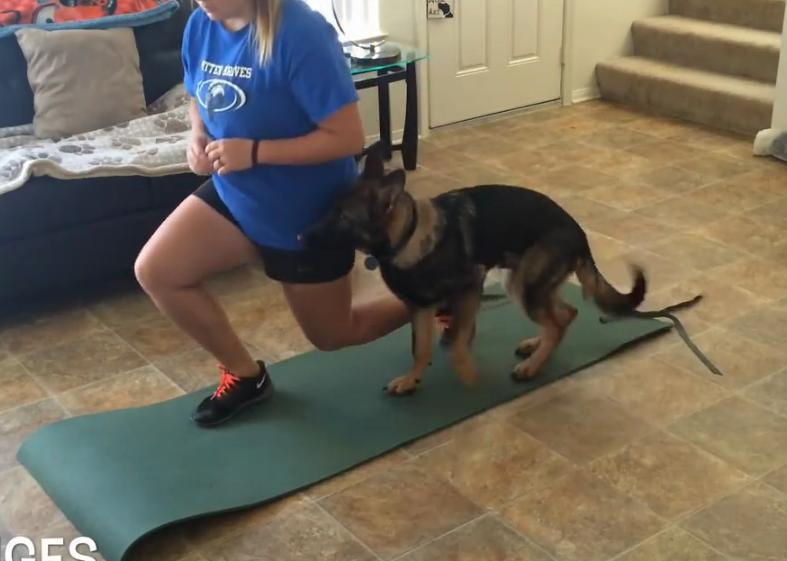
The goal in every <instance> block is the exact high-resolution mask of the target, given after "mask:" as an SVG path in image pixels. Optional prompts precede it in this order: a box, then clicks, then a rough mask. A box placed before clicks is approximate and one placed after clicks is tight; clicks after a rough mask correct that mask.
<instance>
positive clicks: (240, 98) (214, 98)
mask: <svg viewBox="0 0 787 561" xmlns="http://www.w3.org/2000/svg"><path fill="white" fill-rule="evenodd" d="M196 94H197V100H198V101H199V103H200V105H202V107H204V108H205V109H206V110H207V111H208V113H210V114H213V113H224V112H225V111H237V110H238V109H240V108H241V107H243V106H244V105H246V94H245V93H244V91H243V90H242V89H240V88H239V87H238V86H237V85H235V84H233V83H232V82H229V81H227V80H221V79H219V78H211V79H209V80H202V81H201V82H200V83H199V84H197V91H196Z"/></svg>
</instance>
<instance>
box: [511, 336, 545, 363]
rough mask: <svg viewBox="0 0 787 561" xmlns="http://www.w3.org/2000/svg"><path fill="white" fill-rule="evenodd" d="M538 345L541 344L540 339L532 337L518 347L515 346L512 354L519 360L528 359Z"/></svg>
mask: <svg viewBox="0 0 787 561" xmlns="http://www.w3.org/2000/svg"><path fill="white" fill-rule="evenodd" d="M539 343H541V339H540V338H539V337H532V338H530V339H525V340H524V341H522V342H521V343H519V345H517V347H516V350H515V351H514V354H515V355H516V356H518V357H519V358H528V357H529V356H530V355H532V354H533V353H534V352H536V349H537V348H538V345H539Z"/></svg>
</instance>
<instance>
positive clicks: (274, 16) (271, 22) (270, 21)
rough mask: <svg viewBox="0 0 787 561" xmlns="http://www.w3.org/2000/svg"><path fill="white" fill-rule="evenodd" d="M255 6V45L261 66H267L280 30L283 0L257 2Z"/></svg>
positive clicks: (257, 0) (258, 0) (261, 0)
mask: <svg viewBox="0 0 787 561" xmlns="http://www.w3.org/2000/svg"><path fill="white" fill-rule="evenodd" d="M255 6H256V15H255V18H254V19H255V21H254V44H255V47H256V48H257V55H258V58H259V61H260V64H265V63H266V62H268V61H269V60H270V58H271V56H272V55H273V43H274V41H275V40H276V32H277V31H278V28H279V17H280V13H281V0H256V2H255Z"/></svg>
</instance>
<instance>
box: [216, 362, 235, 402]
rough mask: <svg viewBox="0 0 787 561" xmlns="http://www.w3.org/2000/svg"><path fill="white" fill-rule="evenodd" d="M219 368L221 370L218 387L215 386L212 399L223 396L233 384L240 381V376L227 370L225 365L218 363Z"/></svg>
mask: <svg viewBox="0 0 787 561" xmlns="http://www.w3.org/2000/svg"><path fill="white" fill-rule="evenodd" d="M219 370H220V371H221V380H220V381H219V387H218V388H216V391H215V392H213V399H217V398H219V397H221V396H223V395H224V394H225V393H227V392H228V391H229V390H231V389H232V388H234V387H235V384H237V383H238V382H240V378H238V377H237V376H235V375H234V374H233V373H232V372H230V371H229V370H227V368H226V367H225V366H223V365H221V364H219Z"/></svg>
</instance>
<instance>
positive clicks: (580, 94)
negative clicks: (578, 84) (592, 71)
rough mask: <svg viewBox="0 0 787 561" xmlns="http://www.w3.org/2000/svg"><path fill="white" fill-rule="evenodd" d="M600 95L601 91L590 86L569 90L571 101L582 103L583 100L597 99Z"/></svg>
mask: <svg viewBox="0 0 787 561" xmlns="http://www.w3.org/2000/svg"><path fill="white" fill-rule="evenodd" d="M600 97H601V92H600V91H598V88H597V87H595V86H591V87H589V88H580V89H578V90H574V91H573V92H571V102H572V103H582V102H583V101H590V100H591V99H598V98H600Z"/></svg>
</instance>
